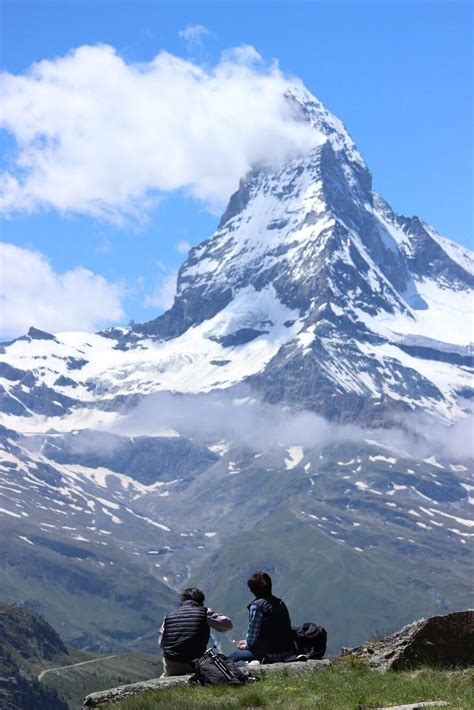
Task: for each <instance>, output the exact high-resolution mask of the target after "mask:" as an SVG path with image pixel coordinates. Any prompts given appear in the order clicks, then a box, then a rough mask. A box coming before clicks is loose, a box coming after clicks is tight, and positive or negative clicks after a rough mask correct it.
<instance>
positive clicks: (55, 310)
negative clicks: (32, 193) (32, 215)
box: [0, 244, 125, 338]
mask: <svg viewBox="0 0 474 710" xmlns="http://www.w3.org/2000/svg"><path fill="white" fill-rule="evenodd" d="M122 296H123V289H122V287H121V286H120V285H119V284H114V283H110V282H109V281H107V280H106V279H105V278H104V277H103V276H100V275H98V274H94V273H92V272H91V271H88V270H87V269H83V268H76V269H73V270H71V271H65V272H64V273H63V274H58V273H56V272H55V271H53V269H52V267H51V265H50V263H49V262H48V260H47V259H46V257H45V256H44V255H43V254H41V253H40V252H37V251H32V250H30V249H23V248H22V247H18V246H15V245H13V244H0V333H1V335H2V337H3V338H9V337H15V336H18V335H22V334H23V333H25V332H26V331H27V330H28V329H29V327H30V326H35V327H36V328H39V329H40V330H46V331H48V332H53V333H54V332H57V331H60V330H65V329H67V330H94V329H96V328H98V327H100V326H103V325H108V324H109V323H111V322H116V321H119V320H121V319H122V318H124V315H125V314H124V312H123V308H122V303H121V299H122Z"/></svg>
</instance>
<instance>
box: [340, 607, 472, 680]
mask: <svg viewBox="0 0 474 710" xmlns="http://www.w3.org/2000/svg"><path fill="white" fill-rule="evenodd" d="M343 654H344V655H352V656H356V657H357V658H361V659H362V660H363V661H365V663H366V664H367V665H368V666H370V667H371V668H376V669H378V670H388V669H389V668H390V669H392V670H403V669H406V668H414V667H416V666H419V665H422V664H425V663H427V664H433V665H437V666H444V667H454V666H471V665H474V611H472V610H470V611H456V612H453V613H452V614H446V615H444V616H432V617H430V618H429V619H420V620H419V621H415V622H413V623H412V624H409V625H408V626H405V627H404V628H403V629H401V630H400V631H397V632H396V633H394V634H392V635H391V636H386V637H385V638H383V639H381V640H380V641H374V642H367V643H364V644H363V645H362V646H358V647H357V648H353V649H343Z"/></svg>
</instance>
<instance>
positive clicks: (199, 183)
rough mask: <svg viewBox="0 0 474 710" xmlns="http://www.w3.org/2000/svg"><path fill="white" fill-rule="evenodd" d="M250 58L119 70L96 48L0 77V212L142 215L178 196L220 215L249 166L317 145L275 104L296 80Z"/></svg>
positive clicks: (310, 132) (290, 112)
mask: <svg viewBox="0 0 474 710" xmlns="http://www.w3.org/2000/svg"><path fill="white" fill-rule="evenodd" d="M259 60H260V57H259V55H258V53H257V52H256V50H255V49H254V48H253V47H249V46H244V47H240V48H237V49H234V50H229V51H227V52H225V53H224V54H223V55H222V57H221V59H220V61H219V62H218V63H217V65H216V66H214V67H213V68H211V69H207V70H206V69H204V68H202V67H200V66H198V65H196V64H194V63H193V62H191V61H186V60H183V59H181V58H179V57H176V56H173V55H171V54H168V53H167V52H160V53H159V54H158V55H157V56H156V57H155V58H154V59H153V60H152V61H150V62H148V63H142V64H127V63H126V62H125V61H124V59H122V58H121V57H120V56H118V55H117V53H116V52H115V50H114V49H113V48H112V47H110V46H107V45H99V46H82V47H79V48H78V49H76V50H74V51H73V52H71V53H70V54H68V55H67V56H64V57H59V58H57V59H53V60H45V61H42V62H39V63H37V64H35V65H33V66H32V67H31V68H30V69H29V71H28V72H27V73H26V74H24V75H13V74H9V73H3V74H2V75H1V76H0V99H1V102H2V118H1V124H0V125H1V126H3V128H5V129H6V130H7V131H9V132H10V133H11V134H12V136H13V137H14V139H15V141H16V144H15V149H14V151H13V153H12V156H11V162H10V163H9V165H8V168H7V170H6V171H5V172H4V173H3V174H1V175H0V209H2V210H3V211H4V212H6V213H13V212H18V211H27V212H31V211H35V210H38V209H41V208H53V209H56V210H59V211H61V212H68V211H71V212H78V213H85V214H89V215H93V216H96V217H102V218H106V219H110V220H120V219H123V217H124V215H132V216H134V217H135V218H138V219H141V218H143V217H144V215H146V210H147V207H149V206H150V204H151V203H152V202H153V201H154V200H155V199H156V198H157V196H158V195H159V194H160V193H167V192H171V191H174V190H183V189H184V190H186V191H187V192H188V193H190V194H191V195H192V196H194V197H195V198H197V199H199V200H201V201H203V202H204V203H205V205H206V206H207V207H208V208H209V209H211V210H213V211H220V210H221V209H222V207H223V206H224V204H225V202H226V200H227V199H228V197H229V195H230V194H231V193H232V192H233V191H234V190H235V189H236V188H237V185H238V181H239V179H240V178H241V177H242V176H243V175H244V174H245V173H246V172H247V171H248V170H249V169H250V167H252V166H253V165H255V164H259V163H272V164H280V163H281V161H283V160H285V159H287V158H288V157H290V156H292V155H294V154H296V153H298V152H301V151H306V150H308V149H309V148H310V147H311V146H313V145H315V144H316V143H317V142H318V141H319V140H320V137H319V136H318V134H317V133H316V131H314V129H311V128H310V126H309V124H307V123H306V122H304V121H301V120H299V119H298V117H296V116H295V115H294V107H291V106H290V105H289V104H288V102H287V101H286V100H285V98H284V93H285V91H286V90H287V89H288V87H289V86H290V85H293V86H294V85H295V80H291V81H290V80H289V79H287V78H285V77H284V76H283V75H282V73H281V72H280V71H279V69H278V68H277V67H276V66H275V65H272V66H270V67H268V66H266V65H265V64H263V62H260V61H259Z"/></svg>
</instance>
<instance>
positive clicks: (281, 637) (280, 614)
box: [231, 572, 295, 662]
mask: <svg viewBox="0 0 474 710" xmlns="http://www.w3.org/2000/svg"><path fill="white" fill-rule="evenodd" d="M247 586H248V588H249V589H250V591H251V592H252V594H254V596H255V599H254V600H253V602H251V603H250V604H249V605H248V610H249V625H248V630H247V637H246V639H245V640H242V641H239V643H238V649H239V650H238V651H236V652H235V653H233V654H232V656H231V658H232V660H233V661H252V660H258V661H261V660H263V659H266V661H268V662H274V661H283V660H285V659H286V658H289V657H290V656H292V655H293V654H294V652H295V647H294V634H293V630H292V628H291V621H290V615H289V613H288V609H287V608H286V604H285V603H284V602H283V601H282V600H281V599H279V598H278V597H275V596H274V595H273V594H272V580H271V577H270V576H269V575H268V574H267V573H266V572H255V573H254V574H253V575H252V576H251V577H250V579H249V580H248V581H247Z"/></svg>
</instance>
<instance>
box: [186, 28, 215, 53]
mask: <svg viewBox="0 0 474 710" xmlns="http://www.w3.org/2000/svg"><path fill="white" fill-rule="evenodd" d="M208 34H210V32H209V30H208V29H207V27H204V25H188V26H187V27H185V28H184V29H182V30H180V31H179V32H178V36H179V37H181V39H184V41H185V42H186V44H187V46H188V49H190V50H192V49H194V48H195V47H201V46H202V40H203V37H205V36H206V35H208Z"/></svg>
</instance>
